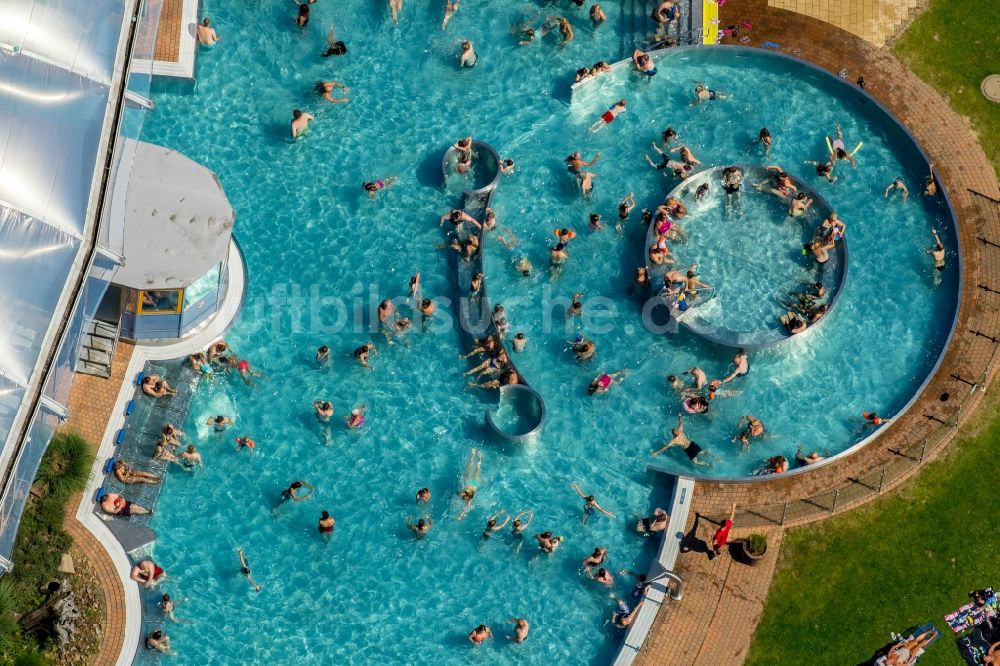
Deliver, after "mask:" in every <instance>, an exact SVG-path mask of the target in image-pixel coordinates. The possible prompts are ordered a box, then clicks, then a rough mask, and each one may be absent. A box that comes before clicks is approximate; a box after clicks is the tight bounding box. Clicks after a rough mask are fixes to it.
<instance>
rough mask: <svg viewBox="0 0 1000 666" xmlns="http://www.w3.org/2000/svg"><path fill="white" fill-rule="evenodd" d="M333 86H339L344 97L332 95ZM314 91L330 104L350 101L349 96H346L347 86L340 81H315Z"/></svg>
mask: <svg viewBox="0 0 1000 666" xmlns="http://www.w3.org/2000/svg"><path fill="white" fill-rule="evenodd" d="M334 88H339V89H340V90H342V91H343V92H344V95H345V97H334V96H333V90H334ZM316 92H317V93H319V94H320V96H321V97H322V98H323V99H325V100H326V101H328V102H330V103H331V104H346V103H347V102H350V101H351V100H350V98H349V97H346V95H347V93H348V92H350V90H349V89H348V87H347V86H345V85H344V84H343V83H341V82H340V81H317V82H316Z"/></svg>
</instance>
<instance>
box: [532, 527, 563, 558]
mask: <svg viewBox="0 0 1000 666" xmlns="http://www.w3.org/2000/svg"><path fill="white" fill-rule="evenodd" d="M533 538H534V539H535V541H537V542H538V549H539V550H541V551H542V552H543V553H548V554H550V555H551V554H552V553H554V552H555V551H556V548H558V547H559V546H560V544H562V542H563V541H564V540H565V537H563V536H561V535H560V536H552V532H548V531H546V532H542V533H541V534H536V535H535V536H534V537H533Z"/></svg>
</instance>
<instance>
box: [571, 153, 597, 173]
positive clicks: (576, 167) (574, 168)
mask: <svg viewBox="0 0 1000 666" xmlns="http://www.w3.org/2000/svg"><path fill="white" fill-rule="evenodd" d="M599 159H601V154H600V153H597V154H595V155H594V159H592V160H590V161H589V162H587V161H586V160H584V159H583V156H582V155H581V154H580V151H579V150H576V151H573V153H571V154H570V156H569V157H567V158H566V160H565V162H566V169H567V170H568V171H569V172H570V173H571V174H574V175H577V174H579V173H580V169H581V168H582V167H585V166H586V167H589V166H594V165H595V164H596V163H597V160H599Z"/></svg>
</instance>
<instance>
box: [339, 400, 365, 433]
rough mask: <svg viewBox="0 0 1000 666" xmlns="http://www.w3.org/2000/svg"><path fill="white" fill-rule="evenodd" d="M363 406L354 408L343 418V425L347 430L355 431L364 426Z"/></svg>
mask: <svg viewBox="0 0 1000 666" xmlns="http://www.w3.org/2000/svg"><path fill="white" fill-rule="evenodd" d="M365 409H366V408H365V406H364V405H361V406H360V407H355V408H354V409H352V410H351V413H350V414H348V415H347V416H345V417H344V423H345V424H346V425H347V429H348V430H356V429H358V428H360V427H361V426H363V425H364V424H365Z"/></svg>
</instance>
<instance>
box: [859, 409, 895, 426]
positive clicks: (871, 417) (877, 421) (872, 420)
mask: <svg viewBox="0 0 1000 666" xmlns="http://www.w3.org/2000/svg"><path fill="white" fill-rule="evenodd" d="M861 418H863V419H864V420H865V422H864V425H865V427H866V428H878V427H879V426H882V425H885V424H886V423H888V422H889V421H890V419H887V418H883V417H881V416H879V415H878V414H876V413H875V412H861Z"/></svg>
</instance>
